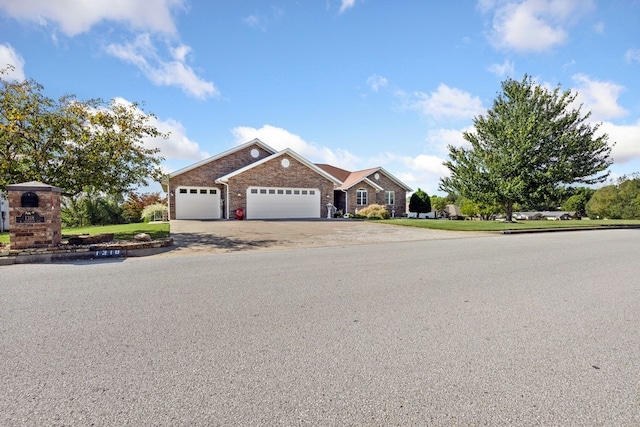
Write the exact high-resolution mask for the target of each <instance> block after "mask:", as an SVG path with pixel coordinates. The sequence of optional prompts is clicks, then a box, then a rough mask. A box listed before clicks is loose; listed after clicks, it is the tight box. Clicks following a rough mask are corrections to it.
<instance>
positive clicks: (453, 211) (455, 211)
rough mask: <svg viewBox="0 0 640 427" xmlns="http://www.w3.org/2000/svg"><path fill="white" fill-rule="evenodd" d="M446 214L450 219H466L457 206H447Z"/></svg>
mask: <svg viewBox="0 0 640 427" xmlns="http://www.w3.org/2000/svg"><path fill="white" fill-rule="evenodd" d="M444 214H445V216H446V217H447V218H449V219H464V218H465V216H464V215H462V212H460V208H459V207H458V206H456V205H447V206H446V207H445V208H444Z"/></svg>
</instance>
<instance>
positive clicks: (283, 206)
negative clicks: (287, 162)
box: [246, 187, 320, 219]
mask: <svg viewBox="0 0 640 427" xmlns="http://www.w3.org/2000/svg"><path fill="white" fill-rule="evenodd" d="M246 216H247V219H275V218H320V190H318V189H317V188H274V187H249V188H248V189H247V213H246Z"/></svg>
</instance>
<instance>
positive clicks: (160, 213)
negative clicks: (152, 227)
mask: <svg viewBox="0 0 640 427" xmlns="http://www.w3.org/2000/svg"><path fill="white" fill-rule="evenodd" d="M167 212H168V209H167V205H164V204H162V203H154V204H152V205H148V206H145V207H144V209H143V210H142V214H141V215H140V217H141V218H142V220H143V221H144V222H149V221H158V220H160V221H163V220H164V219H165V218H167Z"/></svg>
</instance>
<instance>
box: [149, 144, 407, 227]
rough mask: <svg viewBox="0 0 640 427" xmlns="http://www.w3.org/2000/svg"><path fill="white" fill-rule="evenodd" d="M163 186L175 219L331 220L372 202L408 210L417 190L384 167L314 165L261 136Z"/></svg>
mask: <svg viewBox="0 0 640 427" xmlns="http://www.w3.org/2000/svg"><path fill="white" fill-rule="evenodd" d="M162 184H163V189H164V191H165V192H167V193H168V195H169V197H168V199H169V218H170V219H203V220H204V219H235V218H237V216H236V213H240V210H241V211H242V214H243V215H244V217H245V218H246V219H280V218H281V219H294V218H326V217H328V216H332V215H333V213H334V212H336V211H342V212H343V213H344V214H346V213H352V214H355V213H356V212H357V210H358V209H361V208H363V207H365V206H368V205H370V204H374V203H377V204H381V205H385V206H386V207H387V209H388V210H389V212H390V213H391V214H392V215H396V216H400V215H401V214H402V213H404V212H405V210H406V192H407V191H411V189H410V188H409V187H408V186H407V185H406V184H404V183H402V182H401V181H400V180H398V179H397V178H396V177H394V176H393V175H391V174H390V173H389V172H387V171H386V170H384V169H383V168H382V167H377V168H371V169H366V170H363V171H357V172H349V171H346V170H344V169H340V168H337V167H335V166H331V165H326V164H314V163H311V162H310V161H308V160H307V159H305V158H304V157H302V156H301V155H299V154H297V153H296V152H295V151H293V150H291V149H285V150H282V151H276V150H274V149H273V148H271V147H269V146H268V145H267V144H265V143H264V142H262V141H260V140H259V139H254V140H251V141H249V142H247V143H245V144H242V145H239V146H237V147H234V148H232V149H230V150H227V151H225V152H223V153H220V154H218V155H215V156H213V157H210V158H208V159H205V160H202V161H200V162H197V163H194V164H192V165H190V166H187V167H185V168H183V169H180V170H178V171H175V172H173V173H170V174H169V175H168V177H167V178H166V179H165V180H164V182H163V183H162Z"/></svg>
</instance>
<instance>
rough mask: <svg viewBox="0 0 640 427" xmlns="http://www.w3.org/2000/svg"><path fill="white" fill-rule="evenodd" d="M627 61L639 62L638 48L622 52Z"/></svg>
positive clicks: (639, 52) (639, 51) (639, 53)
mask: <svg viewBox="0 0 640 427" xmlns="http://www.w3.org/2000/svg"><path fill="white" fill-rule="evenodd" d="M624 57H625V59H626V60H627V62H634V61H635V62H640V49H629V50H627V51H626V52H625V53H624Z"/></svg>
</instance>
